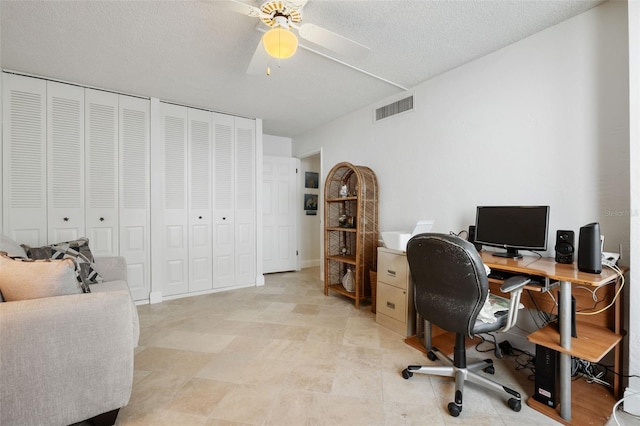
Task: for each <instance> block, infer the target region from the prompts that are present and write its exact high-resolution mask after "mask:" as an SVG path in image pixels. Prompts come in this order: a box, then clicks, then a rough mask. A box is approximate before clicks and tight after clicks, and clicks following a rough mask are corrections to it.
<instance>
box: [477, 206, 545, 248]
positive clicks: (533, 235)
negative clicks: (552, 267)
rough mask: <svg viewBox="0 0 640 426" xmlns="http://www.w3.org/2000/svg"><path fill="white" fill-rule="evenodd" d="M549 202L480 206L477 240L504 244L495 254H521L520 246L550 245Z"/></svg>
mask: <svg viewBox="0 0 640 426" xmlns="http://www.w3.org/2000/svg"><path fill="white" fill-rule="evenodd" d="M548 233H549V206H478V209H477V211H476V235H475V242H476V243H479V244H482V245H486V246H490V247H501V248H504V249H506V250H507V251H506V252H496V253H494V254H493V255H494V256H500V257H510V258H519V257H522V255H521V254H520V253H518V250H532V251H535V250H539V251H545V250H546V249H547V235H548Z"/></svg>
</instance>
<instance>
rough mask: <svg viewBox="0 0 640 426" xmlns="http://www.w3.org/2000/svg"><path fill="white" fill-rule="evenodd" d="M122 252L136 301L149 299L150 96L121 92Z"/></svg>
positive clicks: (119, 104)
mask: <svg viewBox="0 0 640 426" xmlns="http://www.w3.org/2000/svg"><path fill="white" fill-rule="evenodd" d="M118 108H119V117H120V119H119V121H120V126H119V132H120V136H119V144H120V149H119V150H120V167H119V172H120V179H119V181H120V191H119V193H120V202H119V207H120V213H119V216H120V230H119V232H120V236H119V241H120V255H121V256H124V257H125V259H127V276H128V284H129V288H130V289H131V295H132V296H133V298H134V300H144V299H148V298H149V290H150V287H151V280H150V276H151V274H150V268H151V267H150V258H151V247H150V232H149V226H150V225H149V220H150V216H149V203H150V192H149V171H150V170H149V116H150V112H149V108H150V102H149V100H148V99H141V98H134V97H132V96H125V95H119V99H118Z"/></svg>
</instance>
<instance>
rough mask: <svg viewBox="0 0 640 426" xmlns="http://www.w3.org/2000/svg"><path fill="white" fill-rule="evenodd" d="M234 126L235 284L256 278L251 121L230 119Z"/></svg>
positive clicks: (254, 161) (252, 127) (253, 166)
mask: <svg viewBox="0 0 640 426" xmlns="http://www.w3.org/2000/svg"><path fill="white" fill-rule="evenodd" d="M234 125H235V168H236V170H235V217H234V220H235V258H236V259H235V263H236V271H235V284H236V285H248V284H253V283H255V279H256V136H255V133H256V132H255V120H250V119H248V118H240V117H235V118H234Z"/></svg>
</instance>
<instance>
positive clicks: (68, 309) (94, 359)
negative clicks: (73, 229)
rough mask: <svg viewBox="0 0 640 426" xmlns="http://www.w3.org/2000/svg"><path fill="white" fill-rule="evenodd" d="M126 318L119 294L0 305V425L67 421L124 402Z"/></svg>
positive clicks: (128, 359) (127, 385) (127, 387)
mask: <svg viewBox="0 0 640 426" xmlns="http://www.w3.org/2000/svg"><path fill="white" fill-rule="evenodd" d="M131 322H132V311H131V298H130V296H129V293H128V292H126V291H115V292H107V293H96V294H93V293H91V294H77V295H76V294H74V295H68V296H59V297H48V298H42V299H31V300H24V301H15V302H4V303H0V366H1V368H0V407H2V409H1V410H0V424H71V423H76V422H79V421H82V420H84V419H87V418H90V417H93V416H95V415H97V414H101V413H104V412H107V411H111V410H114V409H116V408H121V407H123V406H125V405H126V404H127V403H128V401H129V398H130V396H131V388H132V384H133V355H134V350H133V345H134V344H133V330H132V327H131Z"/></svg>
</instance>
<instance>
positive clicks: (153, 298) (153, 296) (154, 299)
mask: <svg viewBox="0 0 640 426" xmlns="http://www.w3.org/2000/svg"><path fill="white" fill-rule="evenodd" d="M149 303H150V304H154V303H162V292H161V291H152V292H151V293H149Z"/></svg>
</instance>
